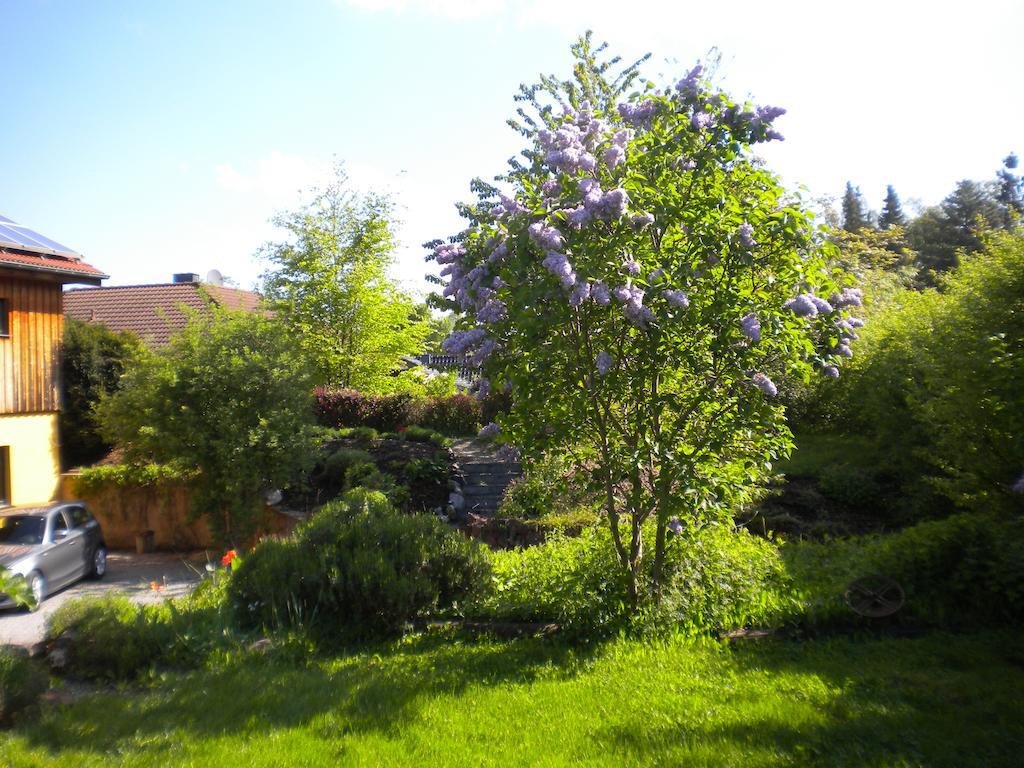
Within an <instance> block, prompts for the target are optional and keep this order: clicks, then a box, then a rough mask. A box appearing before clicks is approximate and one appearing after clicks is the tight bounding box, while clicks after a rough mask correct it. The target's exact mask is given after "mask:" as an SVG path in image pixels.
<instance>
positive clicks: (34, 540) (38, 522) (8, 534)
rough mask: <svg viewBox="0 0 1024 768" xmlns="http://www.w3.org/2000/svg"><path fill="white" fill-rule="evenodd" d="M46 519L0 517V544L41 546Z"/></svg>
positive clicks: (20, 516)
mask: <svg viewBox="0 0 1024 768" xmlns="http://www.w3.org/2000/svg"><path fill="white" fill-rule="evenodd" d="M45 531H46V518H45V517H42V516H41V515H11V516H10V517H0V544H42V543H43V533H44V532H45Z"/></svg>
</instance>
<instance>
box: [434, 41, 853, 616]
mask: <svg viewBox="0 0 1024 768" xmlns="http://www.w3.org/2000/svg"><path fill="white" fill-rule="evenodd" d="M601 50H602V49H601V48H598V49H597V50H593V49H592V48H591V45H590V38H589V36H587V37H585V38H583V39H582V40H580V41H579V42H578V43H577V44H576V46H574V48H573V52H574V54H575V55H576V59H577V61H576V66H575V68H574V73H573V78H572V79H571V80H565V81H562V80H558V79H556V78H554V77H545V78H542V80H541V82H540V83H539V84H538V85H535V86H531V87H525V86H524V87H523V88H522V90H521V93H520V95H519V96H517V100H518V101H520V102H522V103H523V105H524V106H523V108H522V109H521V110H520V112H519V115H520V117H519V119H518V120H517V121H512V125H513V126H514V127H516V128H517V129H518V130H519V132H520V133H521V134H522V135H523V137H524V138H525V139H526V142H527V146H526V148H525V149H524V151H523V152H522V155H521V158H517V159H514V160H513V161H512V162H511V169H510V171H509V172H508V174H507V175H506V176H504V177H501V178H500V179H499V183H501V184H502V185H503V186H504V187H505V188H506V189H505V192H506V193H505V194H504V195H502V193H501V192H500V191H499V189H498V188H497V187H495V186H490V185H487V184H484V183H482V182H477V183H475V189H476V190H477V191H478V192H480V195H481V197H480V200H479V202H478V203H477V204H475V205H472V206H465V207H463V208H462V212H463V214H464V215H465V216H466V218H468V220H469V226H468V227H467V228H466V230H465V231H464V232H462V233H461V234H460V235H459V236H458V237H457V238H453V239H452V241H451V242H436V243H435V244H434V245H435V248H434V251H433V255H432V257H433V258H434V259H435V260H436V261H437V263H438V264H440V265H441V267H442V269H441V275H442V277H443V279H444V281H445V283H446V284H445V288H444V290H443V292H442V295H441V296H440V297H437V302H438V303H439V304H441V305H443V306H445V307H446V308H448V309H451V310H453V311H456V312H458V313H460V314H461V317H462V319H461V321H460V323H459V326H458V328H457V329H456V331H455V332H454V333H453V334H452V335H451V337H450V338H449V339H448V340H447V341H446V342H445V345H444V348H445V351H446V352H448V353H449V354H465V355H468V356H469V359H470V360H471V362H472V363H473V364H479V365H481V366H482V374H483V377H484V378H485V379H486V380H487V387H486V388H488V389H490V388H493V389H494V390H501V391H509V392H510V393H511V397H512V406H511V410H510V411H509V412H508V413H507V414H503V415H499V416H498V417H497V419H496V420H495V423H494V426H491V425H488V427H487V432H488V433H489V434H491V435H492V436H496V437H497V439H499V440H502V441H505V442H508V443H510V444H514V445H516V446H518V447H519V448H520V449H521V450H522V451H523V452H524V453H525V454H527V455H540V454H544V453H547V452H556V451H564V450H567V451H571V454H572V456H573V457H574V458H575V459H576V461H577V463H578V465H579V466H580V467H587V468H588V471H589V472H590V474H591V477H592V480H593V483H594V485H595V487H597V488H599V489H600V491H601V494H602V498H603V508H604V514H605V517H606V519H607V521H608V524H609V545H610V546H611V547H612V549H613V550H614V553H615V557H616V559H617V562H618V563H619V567H620V569H621V573H622V575H623V577H624V578H625V580H626V583H627V585H628V589H627V593H628V602H629V603H630V605H631V607H632V609H636V608H638V606H639V603H640V602H641V601H642V600H643V599H644V598H645V596H646V595H650V596H653V597H654V598H655V600H657V599H659V596H660V595H661V594H662V592H663V587H664V586H665V584H666V583H667V578H668V576H667V572H666V561H667V541H666V534H667V526H668V522H669V520H670V519H671V518H673V517H680V518H684V519H686V520H688V521H690V522H692V523H694V524H698V525H699V524H702V523H704V522H707V521H708V520H711V519H713V518H716V517H725V516H726V515H727V514H728V513H729V512H730V510H732V509H734V508H735V507H736V505H738V504H741V503H744V502H745V501H748V500H749V499H750V498H751V494H752V492H754V491H755V490H756V489H757V487H758V486H759V484H760V483H762V482H763V481H764V480H765V478H766V477H768V475H769V474H770V473H771V470H772V466H773V464H774V462H775V461H776V460H778V459H779V458H781V457H783V456H785V455H787V454H788V452H789V450H790V448H791V446H792V436H791V434H790V432H789V430H788V429H787V427H786V421H785V414H784V412H783V408H782V406H781V405H780V404H779V402H778V400H777V399H776V395H777V393H778V386H777V383H776V382H778V381H781V380H784V379H788V378H799V379H805V380H808V379H810V378H811V377H812V376H819V377H825V378H832V377H834V376H835V374H836V373H837V372H838V370H839V367H838V366H839V364H840V362H841V361H842V360H843V359H844V358H845V357H846V356H848V353H849V350H850V347H849V345H848V343H847V342H848V341H849V340H851V339H852V338H853V332H852V324H850V327H847V325H844V324H843V321H844V319H845V318H846V313H847V312H848V307H849V306H855V305H857V304H859V303H860V294H859V293H858V292H857V291H856V290H855V289H853V288H852V287H851V286H850V285H849V284H848V278H846V277H845V276H844V275H841V274H835V273H834V272H833V271H832V270H831V269H830V268H829V266H828V259H827V258H826V257H827V255H828V253H829V252H830V249H832V248H833V246H831V245H830V244H829V243H828V242H827V241H826V240H825V238H824V232H823V230H822V229H820V228H818V227H816V226H815V224H814V222H813V220H812V216H811V214H810V213H809V212H807V211H806V210H805V209H804V208H803V206H802V205H801V203H800V200H799V199H798V198H797V197H795V196H792V195H788V194H787V193H786V192H785V191H784V190H783V189H782V187H781V186H780V184H779V182H778V180H777V178H776V177H775V176H774V175H772V174H771V173H770V172H769V171H767V170H765V169H764V168H763V167H762V164H761V163H759V162H757V161H755V160H754V158H753V157H752V155H751V147H752V146H753V145H755V144H758V143H761V142H765V141H771V140H778V139H781V138H782V137H781V135H780V134H779V133H778V131H777V130H776V128H775V126H774V121H775V120H776V118H778V117H779V116H780V115H782V114H783V110H781V109H778V108H775V107H765V106H760V107H759V106H753V105H750V104H743V103H739V102H736V101H734V100H733V99H732V98H730V97H729V96H728V95H727V94H725V93H723V92H721V91H719V90H717V89H716V88H714V87H713V86H712V84H711V83H710V82H709V81H708V79H707V78H706V77H705V75H704V71H703V69H702V67H701V66H700V65H698V66H696V67H695V68H693V69H692V70H691V71H690V72H689V73H688V74H687V75H686V76H685V77H684V78H682V79H681V80H680V81H679V82H678V83H677V84H676V85H675V86H673V87H669V88H656V87H655V86H654V84H652V83H642V82H641V81H640V80H639V72H638V65H639V62H638V63H637V64H634V65H632V66H630V67H626V68H624V69H622V70H621V71H620V72H618V73H616V74H615V76H614V77H613V76H612V71H611V68H612V67H614V65H615V64H616V63H617V61H618V60H617V59H614V60H611V61H603V60H601V59H600V58H599V54H600V52H601ZM639 85H642V86H643V87H642V88H640V89H639V90H636V91H635V92H632V93H631V90H632V89H633V88H634V87H635V86H639ZM494 198H498V201H495V199H494ZM832 295H835V296H836V297H837V299H836V300H831V301H829V300H825V299H821V298H820V297H822V296H832ZM648 521H650V522H652V523H654V525H653V527H652V526H647V525H646V524H647V523H648ZM645 530H651V531H653V539H654V540H653V542H651V541H649V539H650V538H652V536H651V535H648V534H645V533H644V531H645ZM649 558H650V559H652V567H651V568H650V569H647V568H646V567H645V562H646V561H647V560H648V559H649ZM645 574H649V576H646V575H645Z"/></svg>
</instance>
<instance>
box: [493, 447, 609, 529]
mask: <svg viewBox="0 0 1024 768" xmlns="http://www.w3.org/2000/svg"><path fill="white" fill-rule="evenodd" d="M588 506H592V507H595V508H596V507H597V506H598V502H597V500H596V498H594V494H593V493H588V492H587V490H586V489H585V488H583V487H581V484H580V483H579V482H577V479H576V477H575V476H574V475H573V473H572V471H571V469H570V467H569V464H568V462H566V461H565V459H563V458H562V457H560V456H556V457H548V458H545V459H542V460H540V461H536V462H533V463H532V464H529V465H528V466H527V467H526V468H525V472H524V473H523V476H522V477H520V478H518V479H517V480H514V481H513V482H512V483H510V484H509V486H508V489H507V490H506V491H505V496H504V498H503V499H502V501H501V508H500V510H499V514H500V515H502V516H503V517H512V518H515V519H517V520H536V519H538V518H541V517H544V516H546V515H549V514H550V513H552V512H556V511H560V510H565V509H570V508H572V509H579V508H581V507H588Z"/></svg>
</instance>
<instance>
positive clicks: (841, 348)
mask: <svg viewBox="0 0 1024 768" xmlns="http://www.w3.org/2000/svg"><path fill="white" fill-rule="evenodd" d="M832 352H833V353H834V354H837V355H839V356H840V357H853V350H852V349H850V347H849V346H848V345H847V344H845V343H844V344H839V345H838V346H837V347H836V348H835V349H833V350H832Z"/></svg>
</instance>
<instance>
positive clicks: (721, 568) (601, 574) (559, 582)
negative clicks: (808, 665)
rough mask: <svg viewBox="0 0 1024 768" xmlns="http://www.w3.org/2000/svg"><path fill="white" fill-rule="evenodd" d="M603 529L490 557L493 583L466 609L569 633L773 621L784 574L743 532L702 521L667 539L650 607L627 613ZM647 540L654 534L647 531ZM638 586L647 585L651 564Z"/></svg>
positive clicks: (775, 558)
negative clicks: (657, 594) (657, 592)
mask: <svg viewBox="0 0 1024 768" xmlns="http://www.w3.org/2000/svg"><path fill="white" fill-rule="evenodd" d="M610 538H611V536H610V533H609V531H608V529H607V527H605V526H603V525H602V526H597V527H593V528H590V529H587V530H586V531H584V532H583V533H582V534H581V535H580V536H577V537H568V536H563V535H559V534H555V535H553V536H551V537H550V538H549V539H548V540H547V541H545V542H544V543H543V544H540V545H537V546H534V547H527V548H525V549H520V550H508V551H503V552H496V553H495V554H494V556H493V566H492V568H493V570H492V574H493V575H492V588H491V589H490V590H489V591H488V592H486V593H484V594H483V595H482V596H481V598H480V599H479V600H477V601H476V602H475V603H474V604H473V606H472V615H474V616H478V617H480V618H490V619H501V620H506V621H554V622H556V623H558V624H559V625H561V627H562V628H563V630H564V631H565V632H566V633H567V634H568V635H569V636H570V637H572V636H587V637H596V636H601V635H607V634H609V633H613V632H615V631H619V630H627V631H631V632H649V631H655V632H661V631H676V630H681V631H686V632H689V633H693V634H697V633H702V632H710V631H715V630H720V629H729V628H734V627H741V626H748V625H754V624H769V623H772V622H773V621H775V620H776V619H777V616H778V614H779V611H780V610H781V605H782V601H784V600H785V599H786V598H785V596H784V593H783V590H782V587H783V585H784V583H785V575H784V570H783V567H782V561H781V559H780V558H779V555H778V552H777V550H776V548H775V547H774V545H772V544H770V543H769V542H766V541H764V540H762V539H758V538H755V537H753V536H751V535H749V534H747V533H746V531H743V530H741V529H740V530H737V529H733V528H731V527H727V526H723V525H708V526H705V527H703V528H701V529H699V530H693V531H686V532H684V533H683V534H682V535H679V536H670V539H669V542H668V558H667V571H668V578H667V579H666V583H665V586H664V587H663V592H662V598H661V600H660V602H659V603H658V604H657V605H655V603H654V601H653V600H650V599H649V598H645V599H644V600H643V601H642V602H641V606H640V608H641V610H640V611H639V612H638V613H637V614H636V615H635V616H633V615H631V614H630V612H629V610H628V606H629V597H628V594H627V585H626V580H625V578H624V577H623V575H622V568H621V566H620V565H619V563H618V562H617V560H616V556H615V554H614V549H613V547H612V543H611V540H610ZM652 538H653V537H652ZM644 562H645V563H646V564H647V570H646V571H645V573H644V574H643V576H644V577H643V578H642V579H641V583H643V584H649V583H650V573H649V569H650V562H651V559H650V558H647V559H646V560H645V561H644Z"/></svg>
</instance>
